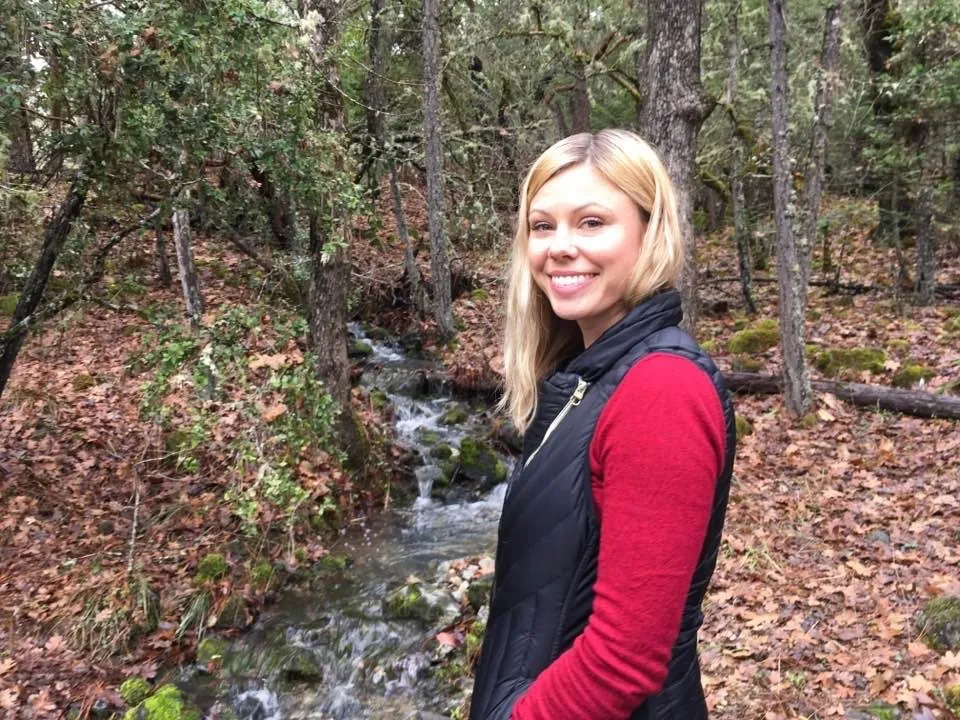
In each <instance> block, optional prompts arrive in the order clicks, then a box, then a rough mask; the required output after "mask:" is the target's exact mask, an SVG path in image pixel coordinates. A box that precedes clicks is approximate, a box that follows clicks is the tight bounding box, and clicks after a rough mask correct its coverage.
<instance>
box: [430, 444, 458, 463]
mask: <svg viewBox="0 0 960 720" xmlns="http://www.w3.org/2000/svg"><path fill="white" fill-rule="evenodd" d="M453 454H454V450H453V448H452V447H450V446H449V445H447V444H446V443H440V444H439V445H435V446H434V447H433V448H431V450H430V457H435V458H437V459H438V460H449V459H450V458H452V457H453Z"/></svg>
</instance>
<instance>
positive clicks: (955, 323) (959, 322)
mask: <svg viewBox="0 0 960 720" xmlns="http://www.w3.org/2000/svg"><path fill="white" fill-rule="evenodd" d="M11 314H12V313H11ZM943 329H944V330H946V331H947V332H948V333H950V334H953V333H960V315H954V316H953V317H951V318H947V320H946V321H945V322H944V323H943Z"/></svg>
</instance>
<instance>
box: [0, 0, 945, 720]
mask: <svg viewBox="0 0 960 720" xmlns="http://www.w3.org/2000/svg"><path fill="white" fill-rule="evenodd" d="M787 4H788V0H770V2H769V3H764V2H759V1H758V0H706V1H705V2H702V3H701V2H698V1H697V0H692V1H691V0H677V1H676V2H671V3H657V2H649V3H647V2H644V1H643V0H632V1H631V2H627V0H593V1H591V2H583V1H578V0H551V2H537V3H531V4H526V5H521V4H516V3H506V2H496V1H490V2H488V1H486V0H467V1H465V2H446V1H445V2H442V3H441V2H439V0H423V2H422V3H421V2H419V1H417V2H413V1H411V0H390V1H389V2H388V1H387V0H369V2H366V1H360V0H357V1H338V0H296V2H294V0H285V1H281V0H187V1H185V2H174V1H172V0H139V1H135V0H129V1H128V0H105V1H97V0H6V2H5V4H4V7H3V8H2V12H0V17H2V19H0V122H2V131H3V132H2V135H0V314H2V316H3V318H4V319H7V318H9V323H8V324H7V328H8V329H6V330H5V331H4V332H3V333H2V335H0V497H2V499H3V507H4V509H5V513H4V516H3V518H2V519H0V528H2V533H3V534H2V537H3V545H2V549H0V553H2V555H0V560H2V562H0V613H2V614H0V619H2V622H0V636H2V637H3V641H4V643H3V646H2V647H0V708H2V709H3V711H4V712H6V713H8V714H9V715H10V716H12V717H43V716H47V715H51V716H58V715H60V714H62V713H66V712H67V710H68V708H72V711H73V712H74V713H75V714H78V715H87V714H89V713H91V712H93V710H94V709H95V708H100V709H102V708H103V707H107V708H108V709H109V708H119V707H121V701H120V700H119V699H118V696H117V693H116V689H117V688H118V687H119V684H120V681H121V680H122V679H123V678H124V677H126V676H128V675H133V674H140V675H143V676H146V677H148V678H153V677H155V676H157V674H158V672H160V670H162V668H164V667H169V666H170V665H172V664H174V663H176V662H178V661H182V660H184V659H185V658H188V657H190V656H191V654H192V653H193V650H194V645H195V641H196V639H197V637H198V635H199V634H200V633H202V632H203V631H204V629H205V628H206V627H207V626H208V625H209V624H211V623H213V622H215V621H217V620H218V619H220V618H223V617H225V616H226V615H228V614H230V615H232V617H233V618H234V621H233V624H234V625H235V626H236V627H235V629H240V628H242V627H244V626H245V625H247V624H248V623H249V622H250V621H251V620H252V619H253V617H254V616H255V614H256V611H257V609H258V608H259V607H260V606H261V605H262V603H263V602H265V601H267V600H269V598H270V597H271V595H272V593H274V592H275V591H276V589H277V588H278V586H279V585H281V584H282V583H283V582H285V581H286V580H285V579H286V578H288V577H290V576H291V575H295V574H296V573H297V572H299V571H301V570H303V569H304V568H308V567H311V566H313V565H314V564H315V563H318V562H321V561H322V560H323V558H325V557H329V555H330V547H331V545H332V543H333V542H334V539H335V538H336V537H337V535H338V532H339V531H340V530H341V529H342V528H344V527H346V526H349V525H350V524H351V523H352V522H354V521H355V520H356V519H357V518H360V517H363V516H365V515H366V514H369V513H371V512H376V511H377V510H378V509H379V508H383V507H387V506H389V505H390V504H391V503H396V502H404V501H406V500H408V499H409V495H410V492H411V490H410V470H409V467H408V464H407V462H408V458H407V457H406V456H405V454H404V451H403V448H398V447H396V446H395V445H394V444H393V443H392V442H391V437H390V430H389V427H390V422H389V409H388V408H387V409H385V408H383V407H381V406H380V404H379V403H377V402H375V401H374V399H372V398H371V396H370V394H369V393H368V392H366V391H361V390H359V389H357V388H355V387H354V385H355V383H354V381H355V379H356V375H357V373H356V362H357V361H358V358H356V357H354V358H351V357H349V356H348V351H349V350H350V348H351V341H350V339H349V336H348V332H347V323H348V321H362V322H363V323H366V324H368V325H376V326H378V327H381V328H386V329H387V331H389V332H390V333H392V334H393V336H395V337H402V338H403V339H404V342H405V343H406V344H407V346H408V347H415V348H416V349H417V351H419V352H422V353H424V354H426V355H430V356H432V357H436V358H440V359H441V360H442V362H443V363H444V364H445V366H446V369H447V373H448V376H449V378H450V380H451V382H452V383H453V385H454V386H455V387H456V388H458V390H459V391H460V392H464V393H470V392H474V393H479V394H487V395H489V394H492V393H495V392H496V386H497V382H498V378H499V372H498V369H499V367H500V365H499V363H500V359H499V347H500V337H499V332H500V320H499V318H500V317H501V315H502V289H503V268H504V263H505V259H506V257H507V254H508V248H509V244H510V235H511V232H512V228H513V225H514V222H515V221H516V218H515V217H514V214H515V210H516V195H517V189H518V185H519V182H520V179H521V175H522V172H523V171H524V170H525V168H526V167H527V166H528V165H529V163H530V162H531V161H532V160H533V158H535V157H536V155H537V154H539V152H541V151H542V150H543V149H544V148H545V147H546V146H548V145H549V144H550V143H552V142H553V141H555V140H556V139H558V138H560V137H563V136H565V135H568V134H570V133H573V132H581V131H587V130H596V129H599V128H603V127H629V128H635V129H638V130H639V131H640V132H642V133H643V134H644V135H645V136H646V137H647V138H649V139H650V141H651V142H652V143H653V144H654V145H655V146H656V147H657V148H658V150H659V151H660V153H661V154H662V156H663V157H664V160H665V161H666V163H667V166H668V168H669V169H670V172H671V175H672V176H673V178H674V180H675V182H676V183H677V186H678V189H679V196H680V202H681V213H682V219H683V226H684V232H685V235H686V240H687V244H688V248H689V251H690V262H689V263H688V266H687V268H686V270H685V274H684V285H683V293H684V305H685V311H686V316H687V320H686V322H687V325H688V327H689V328H690V329H691V330H693V331H694V332H695V333H696V335H697V337H698V339H700V341H701V342H702V344H703V345H704V346H705V347H706V348H707V349H709V350H710V351H711V352H712V353H713V354H715V355H716V357H717V358H718V362H719V363H720V365H721V367H722V369H723V370H724V371H725V372H726V374H727V377H728V380H729V382H730V385H731V387H732V388H734V389H735V390H737V391H738V392H739V393H741V394H740V395H739V397H738V420H737V422H738V434H739V435H740V441H741V449H740V454H739V457H738V468H739V469H738V471H737V476H738V478H737V487H736V489H735V492H734V500H733V501H732V506H731V511H730V521H729V524H728V533H727V535H728V539H727V541H726V544H725V559H724V561H723V562H721V568H720V570H719V571H718V577H717V580H716V582H715V584H714V589H713V592H712V600H711V605H710V607H709V608H708V618H707V626H706V629H705V637H707V638H708V641H707V643H706V644H705V647H704V655H703V664H704V677H705V683H706V684H707V686H708V694H709V695H710V697H711V703H712V707H713V710H714V712H715V713H716V714H717V716H718V717H730V718H733V717H736V718H745V717H757V718H761V717H765V718H779V717H807V718H813V717H830V716H844V715H846V716H847V717H857V716H856V715H851V714H850V713H853V712H866V710H862V711H861V710H853V709H852V708H855V707H865V706H867V705H868V704H869V703H870V702H873V701H877V702H879V703H881V704H880V705H876V706H875V709H876V708H879V709H876V714H875V715H873V716H875V717H901V716H903V717H921V718H923V717H950V713H953V715H955V716H958V717H960V689H958V682H960V658H958V655H957V653H958V651H960V647H958V644H960V639H958V631H957V625H960V620H958V619H957V617H956V616H960V580H958V577H960V551H958V544H960V534H958V530H957V527H958V526H960V522H958V520H960V500H958V498H960V469H958V468H960V460H958V458H960V452H958V449H960V431H958V429H957V426H956V418H958V417H960V410H958V407H960V398H958V397H957V396H958V395H960V349H958V346H960V224H958V221H957V213H958V210H960V4H958V3H956V2H954V1H952V0H929V1H924V2H920V1H919V0H917V1H913V0H900V1H897V0H846V1H845V2H839V1H837V2H834V1H829V2H820V1H815V0H802V1H801V0H793V1H792V2H789V7H786V6H787ZM175 282H176V284H175ZM354 349H355V350H357V352H358V353H360V354H362V352H363V350H362V348H360V349H357V348H354ZM945 418H946V419H945ZM500 422H501V421H495V422H494V423H493V425H494V426H496V427H492V428H491V430H492V431H495V433H496V434H503V433H502V428H499V423H500ZM224 558H226V559H224ZM221 564H222V566H221ZM951 613H955V614H956V616H955V615H952V614H951ZM943 617H945V618H946V628H947V630H945V631H944V632H943V633H940V634H938V631H937V630H936V628H935V627H934V625H935V623H934V620H935V619H937V618H943ZM951 628H952V630H951ZM951 633H952V634H951ZM111 703H112V704H111ZM951 708H952V709H951ZM881 713H888V714H886V715H883V714H881ZM894 713H899V714H894Z"/></svg>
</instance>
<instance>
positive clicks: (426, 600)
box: [383, 577, 460, 626]
mask: <svg viewBox="0 0 960 720" xmlns="http://www.w3.org/2000/svg"><path fill="white" fill-rule="evenodd" d="M459 614H460V606H459V605H458V604H457V602H456V601H455V600H454V599H453V597H452V596H451V595H450V593H449V592H447V590H446V589H444V588H438V587H433V586H431V585H429V584H427V583H424V582H423V581H421V580H419V579H417V578H412V577H411V578H408V579H407V582H405V583H404V584H403V585H401V586H400V587H398V588H395V589H394V590H393V591H391V592H390V593H389V594H388V595H387V596H386V597H385V598H384V600H383V615H384V617H385V618H387V619H388V620H421V621H422V622H424V623H426V624H428V625H433V624H437V625H441V626H442V625H447V624H449V623H451V622H453V620H455V619H456V618H457V616H459Z"/></svg>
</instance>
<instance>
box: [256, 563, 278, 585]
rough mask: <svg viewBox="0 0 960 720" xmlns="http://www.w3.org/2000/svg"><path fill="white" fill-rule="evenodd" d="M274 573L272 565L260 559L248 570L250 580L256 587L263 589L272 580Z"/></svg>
mask: <svg viewBox="0 0 960 720" xmlns="http://www.w3.org/2000/svg"><path fill="white" fill-rule="evenodd" d="M274 575H275V571H274V569H273V565H271V564H270V563H269V562H267V561H266V560H261V561H260V562H258V563H257V564H256V565H254V566H253V568H252V569H251V570H250V582H251V583H252V584H253V586H254V587H255V588H257V589H265V588H267V587H269V586H270V583H272V582H273V578H274Z"/></svg>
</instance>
